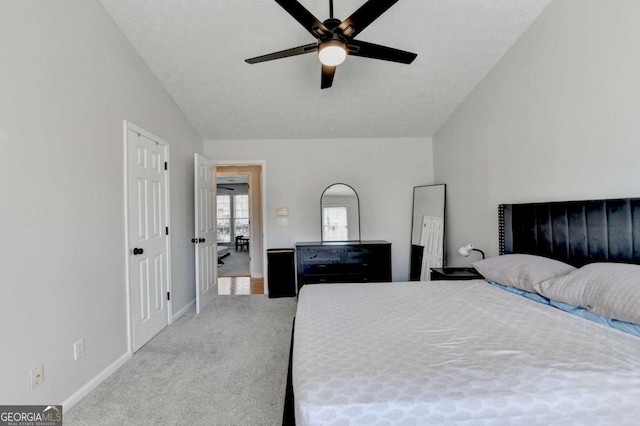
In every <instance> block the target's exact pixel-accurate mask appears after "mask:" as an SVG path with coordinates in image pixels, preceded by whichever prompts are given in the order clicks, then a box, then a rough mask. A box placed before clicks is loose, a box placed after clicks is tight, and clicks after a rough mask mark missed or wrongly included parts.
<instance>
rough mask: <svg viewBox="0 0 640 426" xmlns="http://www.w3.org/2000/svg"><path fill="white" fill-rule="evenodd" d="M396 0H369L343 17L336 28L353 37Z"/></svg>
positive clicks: (396, 0)
mask: <svg viewBox="0 0 640 426" xmlns="http://www.w3.org/2000/svg"><path fill="white" fill-rule="evenodd" d="M397 2H398V0H369V1H368V2H366V3H365V4H363V5H362V6H360V9H358V10H356V11H355V12H353V15H351V16H349V17H348V18H347V19H345V20H344V21H343V22H342V24H340V25H339V26H338V28H339V29H340V30H341V31H342V34H344V35H345V36H347V37H350V38H353V37H355V36H356V34H359V33H361V32H362V30H364V29H365V28H367V27H368V26H369V24H371V23H372V22H373V21H375V20H376V19H377V18H378V17H379V16H380V15H382V14H383V13H384V12H386V11H387V10H388V9H389V8H390V7H391V6H393V5H394V4H396V3H397Z"/></svg>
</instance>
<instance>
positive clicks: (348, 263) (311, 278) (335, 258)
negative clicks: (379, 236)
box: [296, 241, 391, 290]
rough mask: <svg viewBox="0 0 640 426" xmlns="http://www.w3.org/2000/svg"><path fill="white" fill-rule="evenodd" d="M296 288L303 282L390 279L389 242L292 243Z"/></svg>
mask: <svg viewBox="0 0 640 426" xmlns="http://www.w3.org/2000/svg"><path fill="white" fill-rule="evenodd" d="M296 258H297V264H298V290H299V289H300V288H301V287H302V286H303V285H305V284H321V283H365V282H390V281H391V243H390V242H388V241H347V242H324V243H321V242H309V243H296Z"/></svg>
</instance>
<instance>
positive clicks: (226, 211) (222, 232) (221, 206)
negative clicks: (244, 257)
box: [216, 195, 231, 243]
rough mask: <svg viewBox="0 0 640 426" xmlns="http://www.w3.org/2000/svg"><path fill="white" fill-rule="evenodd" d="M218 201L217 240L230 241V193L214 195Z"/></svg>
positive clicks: (220, 241) (221, 241)
mask: <svg viewBox="0 0 640 426" xmlns="http://www.w3.org/2000/svg"><path fill="white" fill-rule="evenodd" d="M216 202H217V203H218V223H217V226H218V242H219V243H230V242H231V195H218V196H216Z"/></svg>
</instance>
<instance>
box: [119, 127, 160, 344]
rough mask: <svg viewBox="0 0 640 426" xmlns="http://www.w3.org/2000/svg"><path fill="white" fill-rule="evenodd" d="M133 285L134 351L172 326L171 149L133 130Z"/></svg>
mask: <svg viewBox="0 0 640 426" xmlns="http://www.w3.org/2000/svg"><path fill="white" fill-rule="evenodd" d="M127 144H128V146H127V149H128V155H127V162H128V166H127V167H128V179H127V180H128V182H127V185H128V191H127V193H128V222H129V285H130V289H131V318H132V328H133V333H132V334H133V336H132V337H133V351H134V352H135V351H137V350H138V349H140V348H141V347H142V346H143V345H144V344H145V343H147V342H148V341H149V340H151V338H153V336H155V335H156V334H158V333H159V332H160V331H161V330H162V329H163V328H164V327H166V326H167V325H168V323H169V315H168V309H169V308H168V301H167V298H168V294H167V277H168V260H167V259H168V244H167V241H168V237H167V232H166V226H167V192H166V191H167V181H166V171H165V160H166V147H165V146H164V145H161V144H158V143H157V142H155V141H153V140H151V139H148V138H146V137H145V136H143V135H140V134H138V133H137V132H134V131H132V130H129V131H128V138H127Z"/></svg>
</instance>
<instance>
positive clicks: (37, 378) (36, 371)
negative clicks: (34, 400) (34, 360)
mask: <svg viewBox="0 0 640 426" xmlns="http://www.w3.org/2000/svg"><path fill="white" fill-rule="evenodd" d="M29 379H30V380H31V389H33V388H35V387H36V386H38V385H39V384H41V383H42V382H44V366H43V365H42V363H40V364H38V365H36V366H35V367H33V368H32V369H31V370H29Z"/></svg>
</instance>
